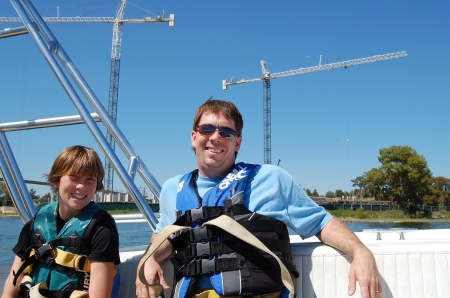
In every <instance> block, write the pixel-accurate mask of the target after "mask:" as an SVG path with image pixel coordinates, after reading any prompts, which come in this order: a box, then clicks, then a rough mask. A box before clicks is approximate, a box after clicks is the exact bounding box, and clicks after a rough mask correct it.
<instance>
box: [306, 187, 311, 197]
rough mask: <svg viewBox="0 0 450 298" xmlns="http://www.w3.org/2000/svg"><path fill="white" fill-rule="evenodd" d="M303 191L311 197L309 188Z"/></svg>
mask: <svg viewBox="0 0 450 298" xmlns="http://www.w3.org/2000/svg"><path fill="white" fill-rule="evenodd" d="M305 191H306V194H307V195H308V196H309V197H310V196H312V194H311V191H310V190H309V188H307V189H306V190H305Z"/></svg>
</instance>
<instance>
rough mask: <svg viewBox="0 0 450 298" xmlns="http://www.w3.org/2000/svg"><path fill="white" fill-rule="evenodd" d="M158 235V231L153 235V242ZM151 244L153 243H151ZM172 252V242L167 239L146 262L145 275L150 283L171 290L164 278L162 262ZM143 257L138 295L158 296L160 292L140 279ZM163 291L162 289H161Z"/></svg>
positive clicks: (137, 278)
mask: <svg viewBox="0 0 450 298" xmlns="http://www.w3.org/2000/svg"><path fill="white" fill-rule="evenodd" d="M157 237H158V234H157V233H154V234H153V236H152V242H153V241H155V239H156V238H157ZM150 244H151V243H150ZM171 254H172V244H171V243H170V241H168V240H165V241H164V242H163V243H162V244H161V245H160V246H159V247H158V249H157V250H156V251H155V252H154V253H153V255H151V256H150V257H149V258H148V259H147V261H145V263H144V277H145V280H146V281H147V283H148V284H150V285H155V284H156V285H158V284H160V285H161V286H162V288H163V289H164V290H169V289H170V287H169V285H168V284H167V282H166V280H165V279H164V272H163V270H162V268H161V265H160V263H161V262H162V261H164V260H165V259H167V258H168V257H169V256H170V255H171ZM143 262H144V260H143V259H141V260H140V261H139V264H138V267H137V273H136V282H135V284H136V297H137V298H157V297H158V296H159V294H160V293H156V292H155V290H153V289H152V288H151V287H149V286H147V285H145V284H143V283H142V282H141V280H140V279H139V268H141V266H142V263H143ZM161 291H162V289H161ZM161 294H164V293H161Z"/></svg>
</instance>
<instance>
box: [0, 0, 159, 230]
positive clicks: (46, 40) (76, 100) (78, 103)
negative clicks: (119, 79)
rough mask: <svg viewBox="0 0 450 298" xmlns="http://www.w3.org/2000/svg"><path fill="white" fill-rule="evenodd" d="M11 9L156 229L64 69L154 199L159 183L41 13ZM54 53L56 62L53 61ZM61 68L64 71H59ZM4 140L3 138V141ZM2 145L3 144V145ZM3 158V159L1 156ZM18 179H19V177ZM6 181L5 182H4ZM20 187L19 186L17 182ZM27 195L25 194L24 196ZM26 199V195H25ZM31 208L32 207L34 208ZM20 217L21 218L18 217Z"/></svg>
mask: <svg viewBox="0 0 450 298" xmlns="http://www.w3.org/2000/svg"><path fill="white" fill-rule="evenodd" d="M10 2H11V4H12V6H13V7H14V9H15V10H16V12H17V14H18V15H19V17H20V18H21V20H22V22H23V23H24V25H25V27H26V28H27V30H28V32H29V34H30V35H31V36H32V38H33V40H34V42H35V43H36V45H37V47H38V49H39V50H40V51H41V53H42V54H43V55H44V57H45V59H46V60H47V62H48V64H49V66H50V67H51V69H52V70H53V72H54V73H55V75H56V76H57V78H58V80H59V82H60V84H61V85H62V87H63V88H64V89H65V91H66V93H67V94H68V96H69V98H70V99H71V101H72V103H73V104H74V106H75V108H76V109H77V111H78V113H79V115H80V117H81V119H82V120H83V121H84V123H85V124H86V126H87V127H88V129H89V130H90V132H91V134H92V135H93V137H94V139H95V140H96V141H97V143H98V145H99V146H100V148H101V150H102V151H103V153H104V154H105V156H106V157H107V158H108V160H109V161H110V163H111V165H112V166H113V168H114V170H115V171H116V173H117V176H118V177H119V178H120V179H121V181H122V183H123V185H124V186H125V188H126V189H127V191H128V192H129V193H130V195H131V197H132V198H133V199H134V201H135V203H136V205H137V207H138V208H139V210H140V211H141V212H142V214H143V215H144V217H145V219H146V220H147V222H148V223H149V225H150V226H151V228H152V229H155V226H156V223H157V222H158V220H157V219H156V216H155V215H154V214H153V212H152V210H151V209H150V207H149V206H148V204H147V203H146V201H145V198H144V197H143V196H142V194H141V193H140V192H139V189H138V187H137V186H136V184H135V183H134V181H133V179H132V178H131V177H130V174H131V173H129V172H127V170H126V169H125V167H124V166H123V165H122V163H121V162H120V160H119V159H118V157H117V155H116V154H115V152H114V150H113V149H112V148H111V146H110V145H109V143H108V141H107V140H106V137H105V136H104V135H103V133H102V132H101V130H100V129H99V127H98V126H97V124H96V123H95V121H96V120H94V118H93V117H92V115H91V114H90V113H89V112H88V110H87V109H86V107H85V105H84V103H83V102H82V100H81V99H80V97H79V95H78V93H77V92H76V91H75V89H74V86H72V84H71V82H70V81H69V79H68V78H67V76H66V74H65V73H64V71H63V68H64V69H65V71H66V72H67V73H68V74H69V76H70V77H71V79H72V81H73V82H74V83H75V84H76V85H77V87H78V89H79V91H80V92H81V93H82V94H83V95H84V97H85V98H86V100H87V101H88V102H89V104H90V105H91V107H92V108H93V109H94V110H95V112H96V113H97V115H98V117H99V118H100V119H101V121H102V122H103V124H104V125H105V126H106V128H107V129H108V131H109V132H110V133H111V135H112V136H113V137H114V139H115V141H116V142H117V144H119V146H120V148H121V149H122V150H123V152H124V153H125V155H126V156H127V157H128V158H129V159H132V160H133V167H132V168H133V169H135V167H136V165H137V172H138V173H139V174H140V175H141V177H142V179H143V180H144V182H145V183H146V184H147V186H148V187H149V189H150V190H151V191H152V192H153V194H154V195H155V196H156V197H159V193H160V191H161V186H160V185H159V184H158V182H157V181H156V179H155V178H154V177H153V175H152V174H151V173H150V171H149V170H148V168H147V166H146V165H145V164H144V162H143V161H142V160H141V159H140V158H139V155H138V154H137V153H136V152H135V150H134V149H133V147H132V146H131V145H130V143H129V142H128V140H127V139H126V138H125V136H124V135H123V133H122V132H121V130H120V129H119V127H118V126H117V124H116V123H114V121H113V120H112V118H111V117H110V116H109V114H108V112H107V110H106V109H105V108H104V107H103V105H102V104H101V102H100V101H99V100H98V98H97V96H96V95H95V94H94V92H93V91H92V89H91V88H90V86H89V85H88V84H87V82H86V81H85V80H84V78H83V76H82V75H81V73H80V72H79V71H78V69H77V68H76V66H75V64H74V63H73V62H72V60H71V59H70V57H69V56H68V55H67V53H66V52H65V51H64V49H63V47H62V46H61V45H60V44H59V42H58V40H57V39H56V37H55V36H54V35H53V33H52V32H51V30H50V29H49V28H48V26H47V24H46V23H45V22H44V20H43V19H42V17H41V16H40V14H39V13H38V12H37V10H36V9H35V7H34V6H33V5H32V3H31V2H30V1H29V0H10ZM52 54H54V55H55V56H56V57H57V58H58V60H59V63H58V61H57V60H56V59H55V57H54V55H52ZM62 67H63V68H62ZM0 133H1V135H2V136H3V135H4V132H0ZM5 140H6V138H5ZM2 143H3V142H2ZM7 147H8V145H7V143H6V144H5V146H2V147H1V148H0V150H1V151H2V154H3V151H5V152H9V150H8V148H7ZM2 157H3V156H2ZM4 159H6V160H11V159H12V161H13V163H15V161H14V157H13V156H12V154H8V156H5V157H4ZM1 162H2V163H1V164H0V167H2V168H5V167H8V165H7V164H6V161H4V160H1ZM9 168H11V170H10V171H11V172H12V173H15V174H17V173H18V174H19V175H18V176H17V177H16V179H12V180H21V181H23V178H22V177H21V175H20V171H18V168H17V169H16V168H15V167H9ZM6 176H9V174H6V175H5V176H4V177H5V180H6V181H8V180H9V177H6ZM19 176H20V177H19ZM12 177H14V175H11V178H12ZM6 178H8V179H6ZM7 183H8V184H11V183H13V184H14V185H17V184H18V183H17V181H16V182H12V181H9V182H7ZM19 184H20V183H19ZM18 188H19V189H22V188H23V189H22V192H25V193H27V191H26V186H25V184H24V183H23V185H19V187H18ZM15 195H16V194H12V196H15ZM25 196H26V194H25ZM28 197H29V195H28ZM22 201H25V202H24V206H27V205H32V201H31V199H30V200H29V201H30V202H28V200H26V199H25V200H22ZM33 207H34V206H33ZM26 208H30V209H31V210H30V211H29V213H32V214H34V213H35V212H36V211H35V209H34V210H32V208H31V207H24V208H22V207H20V208H18V210H19V212H21V211H24V209H26ZM21 216H22V215H21Z"/></svg>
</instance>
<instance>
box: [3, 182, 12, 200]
mask: <svg viewBox="0 0 450 298" xmlns="http://www.w3.org/2000/svg"><path fill="white" fill-rule="evenodd" d="M0 201H11V196H10V195H9V191H8V188H7V187H6V184H5V182H0Z"/></svg>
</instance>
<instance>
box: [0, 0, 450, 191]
mask: <svg viewBox="0 0 450 298" xmlns="http://www.w3.org/2000/svg"><path fill="white" fill-rule="evenodd" d="M34 2H35V6H36V8H37V9H38V11H39V12H40V13H41V15H42V16H56V7H57V6H60V12H61V16H78V15H82V16H114V15H115V12H116V8H117V3H118V1H99V2H94V1H92V0H82V1H73V2H70V1H67V0H65V1H63V0H59V1H53V0H47V1H34ZM131 3H133V4H135V5H137V6H140V7H143V8H145V9H146V10H148V11H151V12H153V13H155V14H157V15H160V14H161V12H162V11H163V10H164V11H165V13H166V14H171V13H173V14H175V16H176V23H175V27H173V28H170V27H169V26H168V24H167V23H161V24H158V23H148V24H125V25H124V27H123V45H122V56H121V72H120V87H119V105H118V120H117V123H118V125H119V127H120V128H121V130H122V131H123V133H124V134H125V135H126V136H127V138H128V140H129V142H130V143H131V144H132V146H133V147H134V149H135V150H136V151H137V152H138V153H139V155H140V156H141V157H142V159H143V160H144V161H145V163H146V165H147V166H148V168H149V169H150V171H151V172H152V173H153V175H154V176H155V178H156V179H157V180H158V182H159V183H160V184H162V183H164V181H165V180H167V179H168V178H170V177H172V176H174V175H176V174H182V173H185V172H188V171H190V170H192V169H194V168H195V167H196V161H195V157H194V154H193V152H192V151H191V146H190V130H191V126H192V118H193V115H194V111H195V109H196V108H197V107H198V106H199V105H201V104H202V103H203V102H204V101H205V100H206V99H207V98H209V97H210V96H214V98H216V99H222V100H228V101H232V102H234V103H235V104H236V105H237V106H238V108H239V109H240V110H241V112H242V114H243V116H244V122H245V124H244V132H243V136H244V139H243V144H242V148H241V151H240V153H239V156H238V161H245V162H249V163H263V125H262V124H263V116H262V114H263V111H262V109H263V104H262V83H261V82H254V83H248V84H242V85H236V86H231V87H229V89H228V90H227V91H223V90H222V88H221V82H222V80H224V79H226V80H229V79H230V77H232V76H234V77H235V79H236V80H240V79H252V78H258V77H260V76H261V67H260V61H261V60H266V61H267V63H268V67H269V70H270V71H271V72H280V71H286V70H291V69H295V68H298V67H309V66H314V65H317V64H318V62H319V57H320V55H323V58H322V63H323V64H325V63H333V62H339V61H344V60H351V59H357V58H364V57H369V56H373V55H381V54H386V53H393V52H398V51H404V50H405V51H407V52H408V54H409V57H406V58H399V59H393V60H388V61H382V62H375V63H369V64H364V65H359V66H354V67H350V68H348V69H334V70H327V71H320V72H316V73H310V74H303V75H296V76H290V77H285V78H278V79H274V80H272V163H274V164H277V163H278V161H280V166H281V167H283V168H284V169H286V170H287V171H288V172H290V173H291V174H292V175H293V176H294V177H295V178H296V179H297V180H298V181H299V182H300V183H301V184H302V186H303V187H305V188H309V189H311V190H313V189H317V190H318V192H319V194H321V195H324V194H325V193H326V192H327V191H329V190H332V191H335V190H337V189H342V190H348V191H349V190H351V189H352V183H351V181H350V180H351V179H354V178H355V177H357V176H360V175H362V174H363V173H364V172H366V171H369V170H371V169H372V168H374V167H378V166H379V165H380V164H379V162H378V160H377V157H378V155H379V150H380V149H381V148H386V147H390V146H393V145H407V146H411V147H412V148H414V149H415V150H417V152H418V153H419V154H422V155H424V156H425V158H426V159H427V161H428V165H429V168H430V170H431V171H432V173H433V175H434V176H445V177H448V178H450V169H449V168H450V156H449V152H450V141H449V137H448V132H449V117H448V114H449V111H450V101H449V97H450V87H449V86H450V84H449V83H450V82H449V79H450V70H449V69H450V63H449V61H450V59H449V57H448V53H449V52H450V38H449V36H450V18H449V14H450V3H449V2H448V1H368V0H359V1H356V0H351V1H300V0H299V1H293V0H292V1H286V0H284V1H268V0H247V1H236V0H232V1H206V0H203V1H175V0H164V1H162V0H157V1H144V0H134V1H132V2H131ZM71 5H74V6H71ZM146 15H148V13H147V12H145V11H143V10H139V9H137V8H136V6H133V5H128V6H127V8H126V11H125V17H130V18H131V17H138V18H142V17H144V16H146ZM0 16H17V14H16V13H15V11H14V10H13V8H12V6H11V5H10V3H9V1H1V2H0ZM150 16H152V15H150ZM18 25H19V24H8V23H0V27H1V28H6V27H12V26H18ZM49 26H50V29H51V30H52V31H53V33H54V34H55V35H56V37H57V38H58V39H59V41H60V43H61V44H62V46H63V47H64V49H65V50H66V52H67V53H68V54H69V56H70V57H71V59H72V60H73V61H74V62H75V64H76V65H77V67H78V69H79V70H80V72H81V73H82V74H83V76H84V77H85V79H86V80H87V82H88V83H89V84H90V86H91V87H92V89H93V90H94V92H95V93H96V94H97V96H98V97H99V98H100V100H101V101H102V102H103V103H104V104H105V105H107V103H108V96H109V79H110V57H111V38H112V25H111V24H94V23H91V24H88V23H86V24H67V23H65V24H64V23H63V24H49ZM0 57H1V60H0V68H1V71H0V90H1V93H0V94H1V95H0V103H1V108H0V122H14V121H21V120H30V119H41V118H50V117H59V116H68V115H75V114H76V110H75V108H74V107H73V105H72V104H71V102H70V101H69V99H68V97H67V96H66V95H65V92H64V91H63V89H62V87H60V85H59V84H58V82H57V80H56V78H55V77H54V75H53V73H52V72H51V70H50V68H49V67H48V66H47V64H46V62H45V61H44V59H43V57H42V55H41V54H40V53H39V52H38V50H37V48H36V47H35V45H34V43H33V42H32V40H31V38H30V36H28V35H22V36H17V37H13V38H5V39H1V40H0ZM102 129H103V128H102ZM7 137H8V140H9V142H10V145H11V147H12V148H13V151H14V152H15V156H16V159H17V162H18V163H19V166H20V167H21V168H22V170H23V176H24V178H25V179H29V180H44V178H43V174H44V173H47V172H48V171H49V169H50V167H51V164H52V162H53V160H54V158H55V157H56V156H57V154H58V153H59V152H60V151H61V150H62V149H63V148H65V147H68V146H71V145H74V144H82V145H86V146H91V147H93V148H96V149H98V146H97V144H96V143H95V140H94V139H93V138H92V137H91V136H90V135H89V134H88V133H87V129H86V128H84V127H82V126H72V127H66V128H50V129H39V130H34V131H21V132H10V133H7ZM347 139H348V140H349V141H347ZM119 157H120V158H121V159H123V160H124V158H123V156H122V155H121V154H119ZM125 167H127V165H126V166H125ZM137 185H138V187H143V186H145V185H144V184H143V183H142V182H141V181H140V180H139V179H138V180H137ZM114 186H115V187H114V188H115V189H118V190H122V191H123V190H124V187H123V186H122V185H121V184H120V182H119V181H117V180H116V181H115V184H114ZM29 187H30V188H31V187H32V188H35V189H37V190H38V193H39V194H41V195H42V194H44V193H46V192H47V191H48V189H47V188H44V187H37V186H33V185H29Z"/></svg>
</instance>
